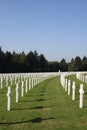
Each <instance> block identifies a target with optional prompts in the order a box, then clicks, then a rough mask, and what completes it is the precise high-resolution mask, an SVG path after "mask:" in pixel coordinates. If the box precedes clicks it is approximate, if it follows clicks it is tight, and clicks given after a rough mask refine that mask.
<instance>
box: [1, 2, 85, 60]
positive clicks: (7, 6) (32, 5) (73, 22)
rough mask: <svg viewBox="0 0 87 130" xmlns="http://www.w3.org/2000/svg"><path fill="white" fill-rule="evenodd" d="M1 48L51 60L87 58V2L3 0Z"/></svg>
mask: <svg viewBox="0 0 87 130" xmlns="http://www.w3.org/2000/svg"><path fill="white" fill-rule="evenodd" d="M0 46H1V47H2V50H3V51H7V50H8V51H11V52H12V51H14V50H15V51H16V52H18V53H19V52H21V51H24V52H25V53H28V52H29V51H30V50H32V51H34V50H37V52H38V53H39V54H40V53H43V54H44V55H45V57H46V58H47V59H48V60H57V61H60V60H61V59H62V58H65V59H66V60H67V61H70V60H71V59H72V58H75V57H76V56H80V57H81V58H82V57H83V56H87V0H0Z"/></svg>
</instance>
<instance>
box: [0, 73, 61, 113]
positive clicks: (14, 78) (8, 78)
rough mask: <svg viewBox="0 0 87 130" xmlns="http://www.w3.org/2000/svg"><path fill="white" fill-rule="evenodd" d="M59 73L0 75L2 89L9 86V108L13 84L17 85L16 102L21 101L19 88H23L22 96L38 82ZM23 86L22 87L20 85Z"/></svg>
mask: <svg viewBox="0 0 87 130" xmlns="http://www.w3.org/2000/svg"><path fill="white" fill-rule="evenodd" d="M57 75H58V73H26V74H25V73H23V74H1V75H0V86H1V89H3V87H4V83H5V86H6V87H7V88H8V91H7V110H8V111H10V110H11V93H12V90H11V88H12V87H13V85H15V86H16V88H15V91H16V96H15V98H16V103H18V101H19V89H20V88H21V97H23V96H24V91H25V92H26V93H27V92H28V90H31V89H32V88H33V87H34V86H36V85H37V84H38V83H40V82H42V81H43V80H46V79H48V78H51V77H54V76H57ZM20 86H21V87H20Z"/></svg>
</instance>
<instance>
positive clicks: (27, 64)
mask: <svg viewBox="0 0 87 130" xmlns="http://www.w3.org/2000/svg"><path fill="white" fill-rule="evenodd" d="M59 70H61V71H87V57H86V56H84V57H83V58H82V59H81V58H80V57H79V56H76V57H75V58H72V59H71V61H70V62H66V60H65V59H64V58H63V59H62V60H61V61H60V62H58V61H48V60H47V59H46V58H45V56H44V55H43V54H40V55H39V54H38V53H37V51H36V50H35V51H34V52H33V51H30V52H29V53H27V54H25V53H24V51H23V52H21V53H16V52H15V51H13V52H12V53H11V52H9V51H6V52H4V51H3V50H2V48H1V47H0V73H18V72H58V71H59Z"/></svg>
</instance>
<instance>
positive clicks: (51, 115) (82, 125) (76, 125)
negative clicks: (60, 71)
mask: <svg viewBox="0 0 87 130" xmlns="http://www.w3.org/2000/svg"><path fill="white" fill-rule="evenodd" d="M68 79H70V80H71V81H76V86H77V89H76V100H75V101H72V100H71V95H70V96H68V94H67V92H65V91H64V89H63V88H62V86H61V84H60V78H59V77H54V78H52V79H48V80H45V81H43V82H42V83H40V84H39V85H37V86H36V87H34V88H33V89H32V90H30V91H29V92H28V93H27V94H25V95H24V97H23V98H22V97H21V96H19V103H16V102H15V88H14V87H13V88H12V99H11V111H10V112H8V111H7V109H6V108H7V97H6V93H7V90H6V88H3V89H2V90H0V130H86V129H87V114H86V113H87V89H86V85H87V84H84V90H85V94H84V107H83V108H82V109H80V108H79V92H78V90H79V85H80V83H81V81H79V80H77V79H76V78H75V76H69V77H68ZM20 95H21V94H20Z"/></svg>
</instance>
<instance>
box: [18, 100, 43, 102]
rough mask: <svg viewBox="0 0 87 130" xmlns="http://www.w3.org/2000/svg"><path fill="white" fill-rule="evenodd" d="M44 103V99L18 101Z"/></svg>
mask: <svg viewBox="0 0 87 130" xmlns="http://www.w3.org/2000/svg"><path fill="white" fill-rule="evenodd" d="M42 101H45V99H37V100H28V101H27V100H25V101H19V102H42Z"/></svg>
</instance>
